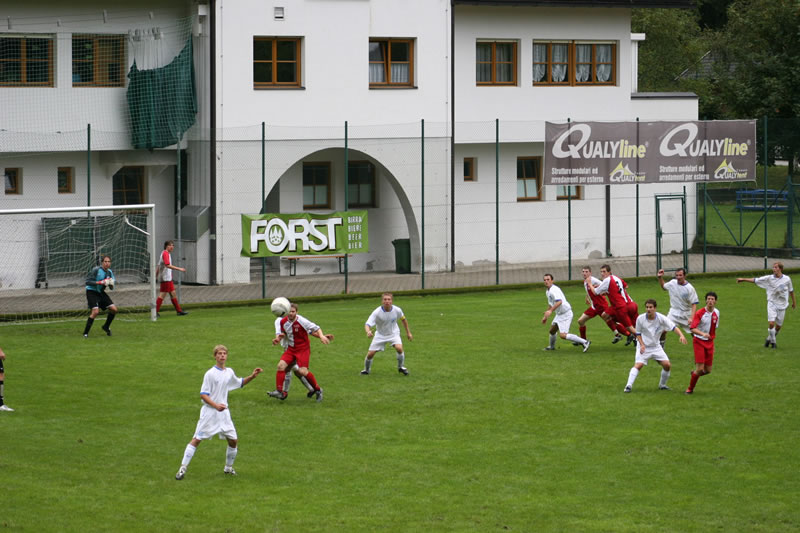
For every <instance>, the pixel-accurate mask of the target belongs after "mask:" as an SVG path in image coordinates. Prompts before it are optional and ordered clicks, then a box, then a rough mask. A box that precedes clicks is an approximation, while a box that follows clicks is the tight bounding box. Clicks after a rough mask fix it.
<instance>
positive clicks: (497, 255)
mask: <svg viewBox="0 0 800 533" xmlns="http://www.w3.org/2000/svg"><path fill="white" fill-rule="evenodd" d="M494 284H495V285H500V119H499V118H496V119H494Z"/></svg>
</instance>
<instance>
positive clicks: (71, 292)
mask: <svg viewBox="0 0 800 533" xmlns="http://www.w3.org/2000/svg"><path fill="white" fill-rule="evenodd" d="M773 261H774V260H773V259H771V258H770V259H768V262H767V264H768V265H772V262H773ZM781 261H783V263H784V264H785V265H786V268H800V259H781ZM682 262H683V256H682V255H671V256H666V257H665V258H664V260H663V266H664V268H665V269H667V270H668V272H669V270H670V269H675V268H677V267H679V266H680V265H681V263H682ZM604 263H609V264H610V265H611V267H612V269H613V271H614V273H615V274H618V275H620V276H621V277H623V278H632V277H635V276H636V274H637V271H636V258H635V257H622V258H617V257H614V258H604V259H595V260H588V261H586V260H582V261H575V262H573V265H572V279H574V280H579V279H581V273H580V269H581V267H582V266H583V265H584V264H589V265H591V267H592V270H593V271H594V272H595V275H597V276H598V277H599V272H600V265H602V264H604ZM567 270H568V264H567V262H566V261H553V262H545V263H531V264H516V265H501V267H500V272H499V282H500V284H501V285H510V284H524V283H540V282H541V281H542V276H544V274H545V273H550V274H552V275H553V276H554V277H555V279H556V281H557V282H563V281H564V280H567V279H568V277H569V276H568V272H567ZM656 270H657V269H656V258H655V256H642V257H640V258H639V275H640V276H655V273H656ZM739 270H764V258H763V257H741V256H729V255H708V256H706V271H707V272H732V271H739ZM702 271H703V256H702V255H690V256H689V276H690V278H691V275H692V273H696V272H702ZM768 271H769V270H764V272H765V273H766V272H768ZM668 275H669V274H668ZM254 277H257V278H258V279H257V280H256V279H254V280H253V282H251V283H240V284H235V285H219V286H190V285H184V286H182V287H181V289H180V290H181V303H183V304H184V305H186V306H187V307H188V309H189V310H191V307H192V304H194V303H202V302H227V301H240V300H258V299H261V297H262V295H261V283H260V281H259V280H260V275H258V276H254ZM496 280H497V275H496V273H495V269H494V266H493V265H491V266H489V267H460V268H458V270H457V271H456V272H436V273H427V274H425V289H443V288H458V287H480V286H494V285H496ZM138 287H139V288H138V290H132V289H126V288H124V287H119V288H118V289H117V290H116V291H114V293H113V296H112V297H113V299H114V302H115V303H116V304H117V305H119V306H120V307H121V308H124V307H132V306H141V305H146V303H147V302H146V300H145V301H144V302H143V301H141V298H142V295H143V294H145V293H143V291H142V288H144V286H138ZM347 289H348V292H349V293H350V294H364V293H376V292H383V291H394V292H400V291H411V290H420V289H422V276H421V275H420V274H395V273H393V272H367V273H352V274H350V275H349V276H348V287H347ZM344 291H345V276H344V275H341V274H329V275H310V276H275V277H272V276H269V277H267V289H266V297H267V298H268V299H271V298H273V297H275V296H285V297H287V298H297V297H301V296H324V295H335V294H343V293H344ZM45 300H46V302H45ZM85 306H86V298H85V296H84V291H83V290H82V289H81V288H80V287H73V288H50V289H30V290H24V291H8V292H6V293H3V292H0V314H2V313H7V312H9V309H14V311H15V312H35V311H37V310H38V311H40V310H42V309H44V308H47V309H51V310H52V309H76V310H82V309H85ZM165 307H166V309H168V310H169V311H170V312H171V310H172V306H171V305H170V304H169V302H167V303H165Z"/></svg>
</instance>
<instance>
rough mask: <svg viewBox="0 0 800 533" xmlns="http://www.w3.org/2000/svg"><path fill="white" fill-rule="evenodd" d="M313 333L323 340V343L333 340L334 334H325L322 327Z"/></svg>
mask: <svg viewBox="0 0 800 533" xmlns="http://www.w3.org/2000/svg"><path fill="white" fill-rule="evenodd" d="M311 335H313V336H314V337H317V338H318V339H319V340H320V341H321V342H322V344H330V343H331V341H332V340H333V334H332V333H329V334H328V335H325V334H324V333H323V332H322V328H320V329H318V330H317V331H315V332H314V333H312V334H311Z"/></svg>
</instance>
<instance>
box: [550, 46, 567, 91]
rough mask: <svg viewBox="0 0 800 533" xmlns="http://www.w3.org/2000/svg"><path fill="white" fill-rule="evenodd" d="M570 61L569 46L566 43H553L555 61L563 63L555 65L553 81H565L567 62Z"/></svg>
mask: <svg viewBox="0 0 800 533" xmlns="http://www.w3.org/2000/svg"><path fill="white" fill-rule="evenodd" d="M568 62H569V55H568V47H567V45H566V44H554V45H553V63H563V64H562V65H555V64H554V65H553V81H554V82H563V81H566V79H567V63H568Z"/></svg>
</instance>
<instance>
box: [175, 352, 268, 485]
mask: <svg viewBox="0 0 800 533" xmlns="http://www.w3.org/2000/svg"><path fill="white" fill-rule="evenodd" d="M214 359H215V360H216V362H217V364H215V365H214V366H213V367H211V369H210V370H209V371H208V372H206V374H205V376H203V386H202V387H201V388H200V399H201V400H203V406H202V407H201V408H200V420H198V421H197V428H195V430H194V437H193V438H192V440H191V441H190V442H189V444H187V445H186V450H184V452H183V460H182V461H181V467H180V468H179V469H178V473H177V474H175V479H177V480H181V479H183V477H184V476H185V475H186V469H187V468H188V467H189V462H191V460H192V457H194V452H195V451H197V447H198V446H199V445H200V443H201V442H202V441H204V440H206V439H210V438H211V437H213V436H214V435H219V438H220V439H222V438H226V439H228V449H227V450H226V452H225V468H224V469H223V472H224V473H226V474H230V475H232V476H235V475H236V471H235V470H234V469H233V461H234V459H236V453H237V451H238V450H237V448H236V446H237V444H238V442H239V437H238V435H237V434H236V428H235V427H234V426H233V420H232V419H231V413H230V411H229V410H228V391H230V390H232V389H238V388H241V387H244V386H245V385H247V384H248V383H250V382H251V381H253V379H255V377H256V376H257V375H259V374H260V373H261V369H260V368H256V369H254V370H253V373H252V374H250V375H249V376H247V377H246V378H240V377H238V376H237V375H236V374H235V373H234V372H233V369H231V368H226V366H225V363H226V362H227V361H228V349H227V348H226V347H225V346H223V345H222V344H218V345H217V346H215V347H214Z"/></svg>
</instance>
